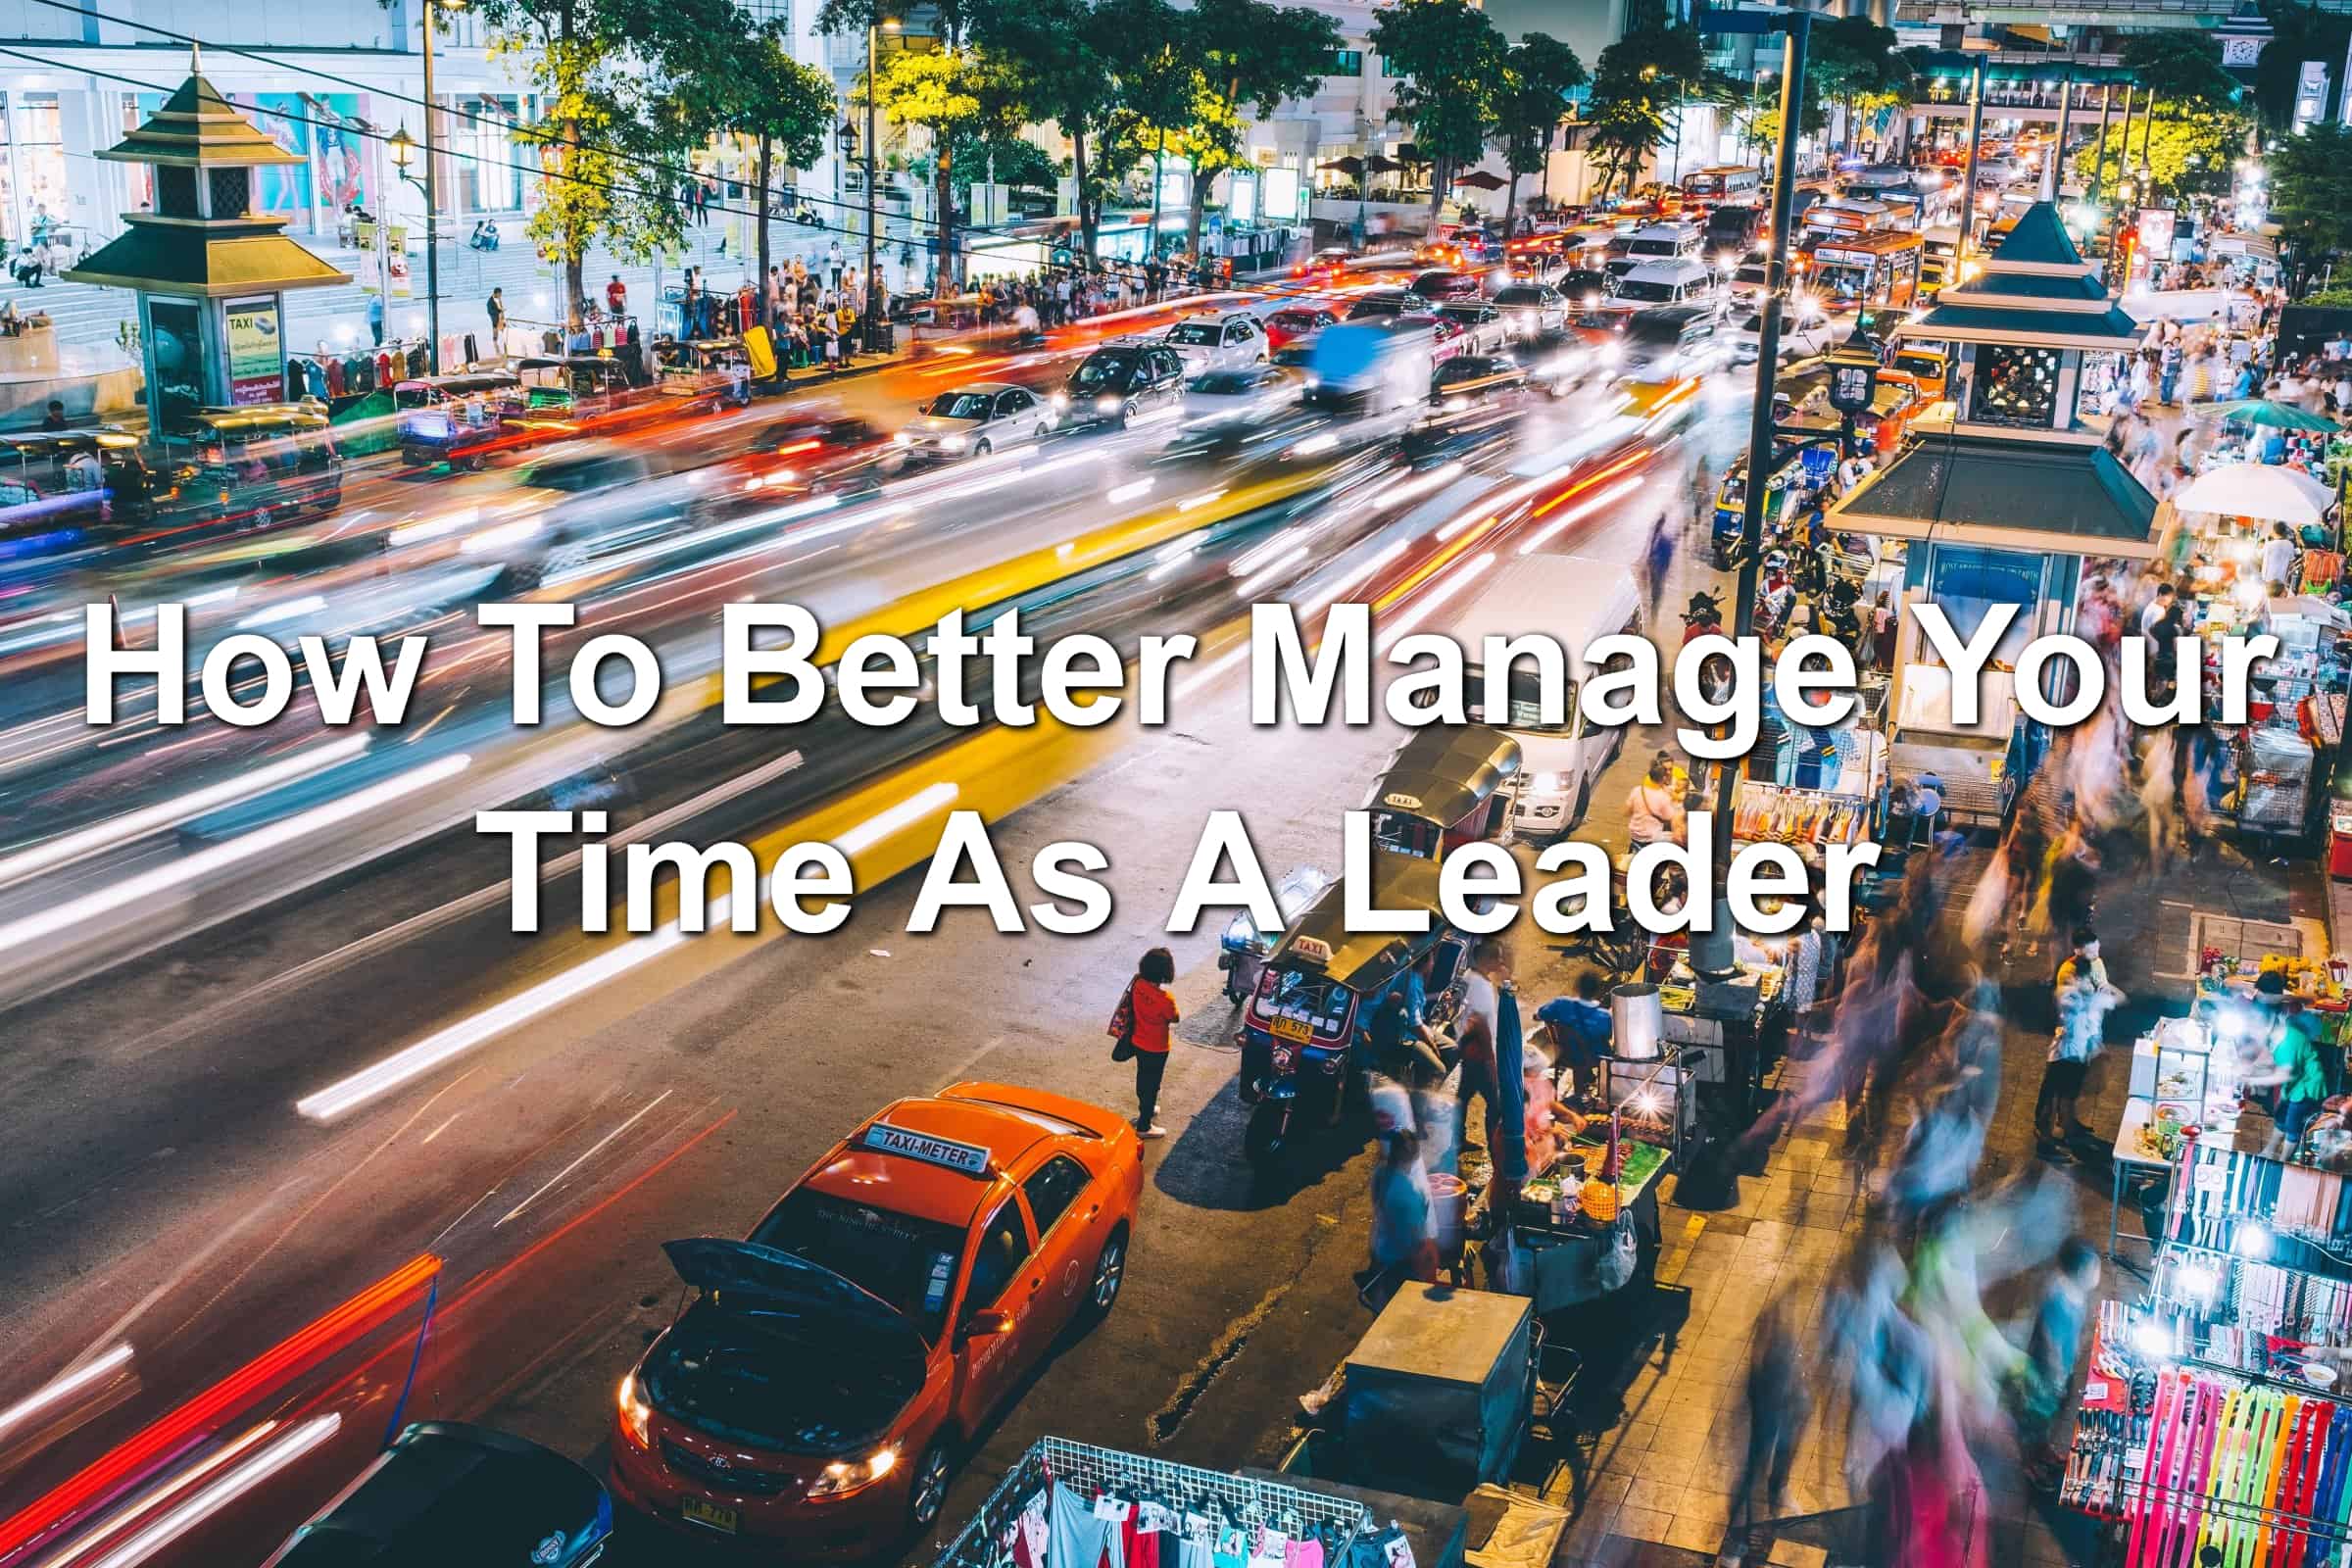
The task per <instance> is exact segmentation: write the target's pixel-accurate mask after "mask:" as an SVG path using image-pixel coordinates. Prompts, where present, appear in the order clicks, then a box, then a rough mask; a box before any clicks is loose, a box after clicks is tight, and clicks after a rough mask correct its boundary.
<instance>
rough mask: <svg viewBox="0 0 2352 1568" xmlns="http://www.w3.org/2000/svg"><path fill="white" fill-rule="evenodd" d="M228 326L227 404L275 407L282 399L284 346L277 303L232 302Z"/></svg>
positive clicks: (227, 310) (225, 313)
mask: <svg viewBox="0 0 2352 1568" xmlns="http://www.w3.org/2000/svg"><path fill="white" fill-rule="evenodd" d="M223 318H224V319H225V320H226V322H227V325H228V401H229V402H231V403H275V402H276V401H278V399H280V398H282V397H284V396H285V386H286V344H285V334H284V333H283V332H281V331H280V330H279V323H278V314H277V301H276V300H274V299H267V300H231V301H230V302H229V303H228V304H227V306H225V307H224V308H223Z"/></svg>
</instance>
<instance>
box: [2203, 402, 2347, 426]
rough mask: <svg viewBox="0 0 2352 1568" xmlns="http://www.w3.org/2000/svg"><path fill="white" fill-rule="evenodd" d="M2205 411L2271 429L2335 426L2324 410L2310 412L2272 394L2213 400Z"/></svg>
mask: <svg viewBox="0 0 2352 1568" xmlns="http://www.w3.org/2000/svg"><path fill="white" fill-rule="evenodd" d="M2207 412H2209V413H2210V414H2212V415H2213V416H2214V417H2216V418H2219V419H2227V420H2229V422H2230V423H2232V424H2260V425H2267V426H2268V427H2270V428H2271V429H2274V430H2333V429H2334V428H2335V427H2336V425H2335V421H2334V420H2333V419H2330V418H2329V417H2327V416H2326V415H2325V414H2312V413H2310V412H2308V411H2306V410H2303V409H2298V408H2296V407H2295V406H2294V405H2293V404H2292V403H2281V402H2279V401H2278V399H2276V398H2239V399H2238V400H2237V401H2236V402H2235V403H2217V404H2215V405H2214V406H2213V407H2212V409H2210V410H2209V411H2207Z"/></svg>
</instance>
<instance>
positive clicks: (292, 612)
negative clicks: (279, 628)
mask: <svg viewBox="0 0 2352 1568" xmlns="http://www.w3.org/2000/svg"><path fill="white" fill-rule="evenodd" d="M325 608H326V597H325V596H324V595H323V594H305V595H303V596H302V597H301V598H300V599H289V600H287V601H286V602H285V603H284V604H280V605H271V606H270V607H269V608H268V609H265V610H257V611H255V612H254V613H252V614H250V615H247V616H246V617H245V618H244V619H243V620H240V621H238V622H237V625H238V626H239V627H240V628H242V627H247V626H269V625H272V624H274V623H276V622H278V621H281V620H292V619H294V618H295V617H296V616H297V615H308V614H310V613H313V612H315V611H320V610H324V609H325Z"/></svg>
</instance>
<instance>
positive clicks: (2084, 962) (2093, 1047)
mask: <svg viewBox="0 0 2352 1568" xmlns="http://www.w3.org/2000/svg"><path fill="white" fill-rule="evenodd" d="M2074 944H2075V947H2074V954H2073V956H2071V957H2069V958H2068V959H2067V960H2066V961H2065V962H2064V963H2062V964H2060V965H2059V966H2058V984H2057V990H2056V1000H2057V1007H2058V1027H2057V1029H2056V1030H2055V1032H2053V1033H2052V1034H2051V1036H2050V1050H2049V1060H2048V1063H2047V1065H2045V1066H2044V1067H2043V1068H2042V1074H2041V1091H2040V1093H2039V1094H2037V1095H2036V1096H2035V1097H2034V1136H2035V1138H2036V1140H2037V1142H2038V1148H2039V1152H2040V1154H2041V1157H2042V1158H2044V1159H2047V1160H2051V1161H2053V1162H2055V1163H2058V1164H2072V1163H2073V1162H2074V1158H2075V1155H2074V1152H2073V1151H2072V1150H2071V1149H2070V1148H2069V1147H2068V1143H2069V1140H2071V1139H2073V1138H2076V1137H2078V1136H2080V1137H2084V1138H2093V1137H2095V1135H2093V1134H2092V1133H2091V1131H2090V1129H2089V1128H2087V1127H2084V1126H2083V1125H2082V1123H2081V1122H2079V1121H2077V1120H2076V1119H2075V1102H2076V1100H2077V1099H2078V1098H2079V1097H2080V1096H2081V1095H2082V1079H2083V1076H2084V1074H2085V1073H2086V1072H2087V1071H2088V1070H2089V1066H2090V1058H2091V1057H2093V1056H2095V1055H2097V1054H2098V1053H2099V1048H2100V1047H2101V1046H2102V1045H2103V1044H2104V1043H2105V1030H2106V1023H2107V1014H2108V1013H2109V1012H2110V1011H2112V1010H2113V1009H2114V1007H2115V1005H2117V1004H2118V1003H2120V1002H2122V1001H2123V1000H2124V994H2123V993H2122V992H2121V991H2119V990H2117V989H2116V988H2115V987H2114V986H2113V985H2111V984H2110V983H2109V982H2108V979H2107V965H2106V963H2105V962H2104V961H2103V960H2102V959H2101V958H2100V957H2099V934H2098V933H2097V932H2096V931H2093V930H2092V929H2091V928H2090V927H2089V926H2086V925H2085V926H2077V927H2076V928H2075V934H2074Z"/></svg>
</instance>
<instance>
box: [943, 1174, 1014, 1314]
mask: <svg viewBox="0 0 2352 1568" xmlns="http://www.w3.org/2000/svg"><path fill="white" fill-rule="evenodd" d="M1028 1260H1029V1232H1028V1231H1027V1229H1026V1228H1024V1227H1023V1226H1022V1224H1021V1210H1020V1207H1019V1205H1018V1204H1016V1203H1014V1202H1013V1201H1011V1200H1010V1199H1006V1200H1005V1203H1004V1205H1003V1206H1002V1207H1000V1208H999V1209H998V1210H997V1211H996V1213H995V1214H993V1215H992V1216H990V1218H989V1221H988V1224H987V1225H986V1226H985V1227H984V1228H983V1229H982V1230H981V1232H980V1241H979V1243H978V1245H977V1246H976V1247H975V1248H974V1249H973V1250H972V1284H971V1288H970V1289H969V1290H967V1291H965V1292H964V1293H963V1309H964V1310H965V1311H966V1312H978V1311H985V1310H986V1309H987V1308H989V1307H992V1306H994V1305H996V1304H997V1300H998V1299H999V1298H1000V1297H1002V1296H1003V1295H1004V1294H1005V1287H1006V1286H1008V1285H1010V1284H1011V1283H1012V1276H1013V1275H1014V1274H1016V1273H1018V1272H1019V1270H1020V1266H1021V1265H1022V1264H1023V1263H1025V1262H1027V1261H1028ZM959 1321H960V1320H959Z"/></svg>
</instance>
